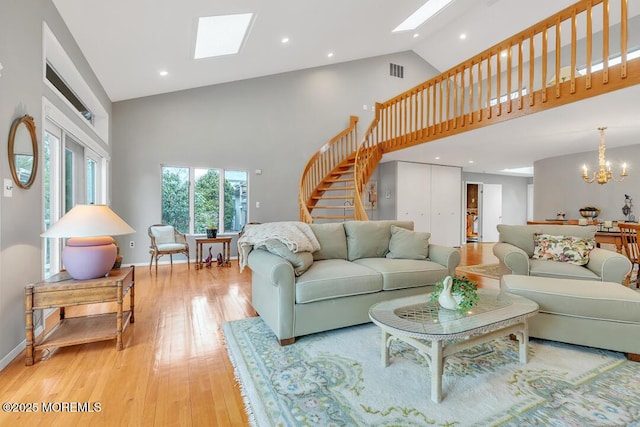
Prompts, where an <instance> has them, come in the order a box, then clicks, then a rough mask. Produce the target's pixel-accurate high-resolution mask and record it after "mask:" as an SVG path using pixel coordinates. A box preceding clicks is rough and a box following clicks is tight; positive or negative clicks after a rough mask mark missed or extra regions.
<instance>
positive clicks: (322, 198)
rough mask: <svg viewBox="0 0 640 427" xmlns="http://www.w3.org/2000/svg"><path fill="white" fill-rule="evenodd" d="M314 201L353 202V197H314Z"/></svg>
mask: <svg viewBox="0 0 640 427" xmlns="http://www.w3.org/2000/svg"><path fill="white" fill-rule="evenodd" d="M311 199H312V200H353V196H313V197H312V198H311Z"/></svg>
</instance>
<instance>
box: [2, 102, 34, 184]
mask: <svg viewBox="0 0 640 427" xmlns="http://www.w3.org/2000/svg"><path fill="white" fill-rule="evenodd" d="M9 166H10V167H11V175H12V176H13V181H14V182H15V183H16V185H17V186H18V187H20V188H24V189H27V188H29V187H31V184H33V181H34V180H35V178H36V171H37V170H38V138H37V137H36V124H35V122H34V121H33V117H31V116H29V115H26V114H25V115H24V116H23V117H20V118H19V119H15V120H14V121H13V124H12V125H11V132H10V133H9Z"/></svg>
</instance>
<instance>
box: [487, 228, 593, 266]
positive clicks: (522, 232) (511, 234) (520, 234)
mask: <svg viewBox="0 0 640 427" xmlns="http://www.w3.org/2000/svg"><path fill="white" fill-rule="evenodd" d="M596 230H597V228H596V226H594V225H586V226H583V225H545V224H539V225H507V224H499V225H498V232H499V233H500V241H501V242H504V243H509V244H512V245H514V246H517V247H518V248H520V249H522V250H523V251H525V252H526V253H527V255H528V256H529V258H531V257H532V256H533V249H534V245H533V235H534V234H535V233H545V234H553V235H557V236H558V235H565V236H573V237H580V238H584V239H592V238H594V237H595V235H596Z"/></svg>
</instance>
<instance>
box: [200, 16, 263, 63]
mask: <svg viewBox="0 0 640 427" xmlns="http://www.w3.org/2000/svg"><path fill="white" fill-rule="evenodd" d="M252 18H253V13H242V14H238V15H222V16H203V17H200V18H198V34H197V36H196V48H195V52H194V55H193V58H194V59H200V58H209V57H212V56H221V55H232V54H234V53H238V52H239V51H240V47H241V46H242V42H243V41H244V39H245V36H246V35H247V30H248V29H249V24H251V19H252Z"/></svg>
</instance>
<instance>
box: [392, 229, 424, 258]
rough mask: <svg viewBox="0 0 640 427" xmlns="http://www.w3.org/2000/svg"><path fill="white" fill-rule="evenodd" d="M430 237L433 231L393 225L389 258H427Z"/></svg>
mask: <svg viewBox="0 0 640 427" xmlns="http://www.w3.org/2000/svg"><path fill="white" fill-rule="evenodd" d="M430 237H431V233H426V232H421V231H409V230H406V229H404V228H401V227H396V226H395V225H392V226H391V240H390V241H389V253H388V254H387V258H394V259H427V257H428V256H429V238H430Z"/></svg>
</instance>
